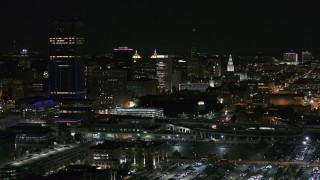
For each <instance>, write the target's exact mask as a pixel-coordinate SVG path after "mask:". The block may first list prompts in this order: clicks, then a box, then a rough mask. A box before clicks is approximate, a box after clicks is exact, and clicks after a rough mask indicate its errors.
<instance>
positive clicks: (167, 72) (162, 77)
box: [150, 50, 172, 94]
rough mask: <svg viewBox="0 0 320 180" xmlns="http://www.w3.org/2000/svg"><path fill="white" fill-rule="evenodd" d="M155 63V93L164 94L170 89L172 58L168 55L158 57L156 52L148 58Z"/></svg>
mask: <svg viewBox="0 0 320 180" xmlns="http://www.w3.org/2000/svg"><path fill="white" fill-rule="evenodd" d="M150 59H151V61H152V60H155V62H156V79H157V81H158V83H157V93H158V94H164V93H167V92H171V89H172V83H171V82H172V58H171V56H169V55H158V54H157V52H156V50H155V51H154V53H153V55H152V56H151V57H150Z"/></svg>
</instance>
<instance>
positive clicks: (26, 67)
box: [12, 49, 32, 100]
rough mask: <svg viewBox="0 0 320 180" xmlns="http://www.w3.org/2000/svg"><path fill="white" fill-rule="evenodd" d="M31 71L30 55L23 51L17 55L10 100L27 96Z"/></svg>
mask: <svg viewBox="0 0 320 180" xmlns="http://www.w3.org/2000/svg"><path fill="white" fill-rule="evenodd" d="M31 79H32V71H31V69H30V54H29V53H28V51H27V50H26V49H23V50H22V51H21V52H20V55H19V64H18V68H17V70H16V73H15V77H14V79H13V83H12V98H13V99H15V100H16V99H21V98H27V97H28V95H29V90H30V88H29V83H31Z"/></svg>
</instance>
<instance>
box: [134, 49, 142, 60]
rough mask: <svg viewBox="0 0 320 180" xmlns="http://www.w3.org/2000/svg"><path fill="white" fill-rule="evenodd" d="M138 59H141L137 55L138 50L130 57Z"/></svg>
mask: <svg viewBox="0 0 320 180" xmlns="http://www.w3.org/2000/svg"><path fill="white" fill-rule="evenodd" d="M140 58H141V56H140V55H139V54H138V50H136V52H135V53H134V55H133V56H132V59H140Z"/></svg>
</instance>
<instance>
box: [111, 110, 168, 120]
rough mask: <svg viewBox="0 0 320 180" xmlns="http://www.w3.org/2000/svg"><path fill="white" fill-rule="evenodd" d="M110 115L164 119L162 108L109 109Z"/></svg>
mask: <svg viewBox="0 0 320 180" xmlns="http://www.w3.org/2000/svg"><path fill="white" fill-rule="evenodd" d="M108 114H112V115H124V116H140V117H152V118H164V113H163V109H162V108H114V109H109V110H108Z"/></svg>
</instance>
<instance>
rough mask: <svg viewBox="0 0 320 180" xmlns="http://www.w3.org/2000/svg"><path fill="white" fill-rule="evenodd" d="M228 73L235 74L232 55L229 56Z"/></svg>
mask: <svg viewBox="0 0 320 180" xmlns="http://www.w3.org/2000/svg"><path fill="white" fill-rule="evenodd" d="M227 71H228V72H234V65H233V61H232V55H231V54H230V56H229V61H228V67H227Z"/></svg>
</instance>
